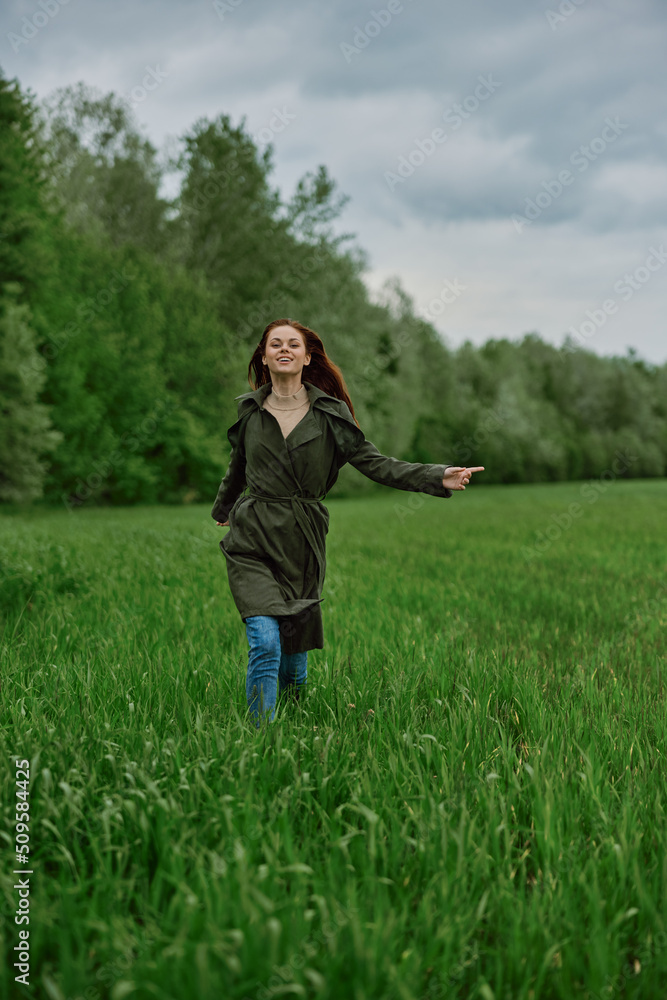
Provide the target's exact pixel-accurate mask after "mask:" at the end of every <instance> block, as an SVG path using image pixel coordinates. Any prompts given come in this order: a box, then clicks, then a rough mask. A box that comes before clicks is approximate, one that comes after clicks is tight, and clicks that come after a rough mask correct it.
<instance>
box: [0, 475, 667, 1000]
mask: <svg viewBox="0 0 667 1000" xmlns="http://www.w3.org/2000/svg"><path fill="white" fill-rule="evenodd" d="M591 497H592V500H591ZM572 503H579V504H580V507H581V513H580V514H579V515H578V516H576V517H571V518H570V521H571V523H570V525H569V526H568V525H567V517H566V516H565V514H566V512H567V510H568V505H570V504H572ZM410 505H411V506H410ZM329 508H330V511H331V529H330V533H329V538H328V575H327V585H326V588H325V596H326V598H327V599H326V601H325V602H324V604H323V612H324V620H325V641H326V648H325V649H324V650H316V651H312V652H311V653H309V683H308V693H307V697H306V699H305V701H304V702H302V703H300V704H298V705H289V706H284V707H282V706H281V708H280V710H279V712H278V715H277V719H276V722H274V723H273V725H271V726H269V727H266V729H264V730H263V731H262V732H261V733H259V734H257V733H255V731H254V729H253V727H252V726H251V725H250V724H249V722H248V721H247V719H246V717H245V709H246V705H245V670H246V659H247V644H246V640H245V631H244V628H243V625H242V623H241V621H240V618H239V617H238V614H237V612H236V609H235V607H234V605H233V602H232V598H231V595H230V593H229V590H228V585H227V576H226V571H225V564H224V558H223V556H222V554H221V552H220V550H219V548H218V544H217V543H218V540H219V538H220V537H222V534H223V533H224V531H225V529H220V528H215V526H214V525H213V522H212V519H211V518H210V506H207V505H203V506H197V507H194V508H193V507H190V508H163V507H157V508H156V507H153V508H125V509H117V510H111V511H105V510H95V509H93V510H83V511H81V512H77V513H76V514H72V515H70V514H68V513H67V512H66V511H53V512H40V511H37V510H36V511H34V512H27V513H24V514H20V513H19V514H15V515H12V516H6V517H4V518H2V519H1V520H0V553H1V555H2V570H3V575H2V584H1V591H0V599H1V601H2V612H3V616H4V617H3V621H4V625H3V629H4V631H3V643H2V674H1V676H2V726H1V738H2V750H3V754H2V762H3V763H2V772H1V775H0V776H1V781H2V784H1V787H2V808H3V823H2V831H3V832H2V855H3V865H2V873H1V878H2V893H3V900H4V906H3V924H2V944H3V954H4V956H5V962H4V964H3V967H2V970H1V971H0V994H1V995H2V996H3V997H5V996H6V997H13V996H22V997H25V996H28V995H30V994H29V993H28V992H27V991H26V990H25V989H24V988H23V987H21V986H19V985H18V984H16V983H14V981H13V976H14V970H13V967H12V966H13V962H14V960H15V959H14V957H13V955H14V953H13V951H12V949H13V947H14V945H15V944H16V943H17V941H18V927H16V926H15V925H14V923H13V914H14V911H15V909H16V906H17V895H16V890H14V889H13V888H12V886H13V885H14V882H15V878H16V876H14V875H13V874H12V871H13V869H14V867H16V866H15V862H14V851H13V849H12V848H13V844H14V826H13V823H14V815H15V812H14V803H15V799H14V763H13V762H14V757H19V758H28V759H29V760H30V771H31V810H30V816H31V822H30V843H31V849H32V852H33V853H32V855H31V858H32V867H33V870H34V874H33V875H32V876H31V911H30V913H31V922H30V950H31V955H32V959H31V981H32V983H33V984H34V992H33V993H32V995H34V996H38V997H48V998H51V1000H69V998H72V1000H73V998H78V997H85V998H86V1000H99V998H102V997H107V996H110V997H112V998H113V1000H122V998H124V997H132V998H137V1000H139V998H141V1000H144V998H161V1000H167V998H174V1000H183V998H190V997H197V998H198V1000H207V998H209V997H210V998H221V1000H228V998H229V1000H233V998H244V997H247V998H251V1000H268V998H273V997H280V996H288V997H290V996H294V997H318V998H331V1000H340V998H343V997H345V998H350V1000H363V998H382V1000H384V998H389V1000H393V998H396V1000H422V998H423V1000H445V998H447V1000H449V998H458V997H460V998H473V1000H474V998H477V997H480V998H482V1000H491V998H495V1000H506V998H507V1000H509V998H511V1000H539V998H548V997H558V998H563V1000H571V998H574V997H598V996H599V997H602V998H605V1000H608V998H613V1000H620V998H624V997H637V998H642V1000H644V998H653V997H656V998H657V997H661V996H663V995H664V988H665V983H667V914H666V905H665V901H666V899H667V836H666V828H665V808H666V798H665V790H666V780H665V779H666V770H665V757H664V753H665V733H666V729H667V725H666V713H665V699H664V677H663V673H664V666H665V623H666V619H667V584H666V578H665V563H666V561H667V552H666V548H667V547H666V544H665V524H666V523H667V518H666V515H667V483H666V482H665V481H664V480H661V481H655V480H654V481H617V482H610V483H603V484H600V490H599V491H597V492H592V493H587V494H585V495H584V494H582V492H581V484H577V483H570V484H559V485H539V486H514V487H486V488H483V487H477V486H474V487H472V488H469V489H467V490H466V491H465V492H464V493H459V494H455V495H454V496H453V497H452V498H451V499H450V500H441V499H438V498H435V497H427V496H423V495H416V494H408V493H397V492H394V491H388V490H385V491H384V492H382V493H380V494H379V495H378V496H377V497H372V498H370V499H369V498H364V499H359V500H338V501H331V502H330V504H329ZM551 525H554V526H555V527H553V528H552V527H551ZM536 540H537V543H538V548H535V547H534V546H535V542H536ZM538 549H539V551H538Z"/></svg>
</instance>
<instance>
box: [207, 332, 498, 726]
mask: <svg viewBox="0 0 667 1000" xmlns="http://www.w3.org/2000/svg"><path fill="white" fill-rule="evenodd" d="M304 372H305V373H307V375H308V380H307V381H306V380H303V381H302V375H303V373H304ZM248 381H249V382H250V384H251V385H254V391H252V392H246V393H244V394H242V395H241V396H238V397H237V399H238V401H239V403H238V420H237V421H236V423H235V424H233V425H232V426H231V427H230V428H229V430H228V432H227V437H228V439H229V442H230V444H231V446H232V452H231V456H230V462H229V468H228V469H227V472H226V474H225V476H224V478H223V480H222V482H221V483H220V488H219V490H218V495H217V497H216V500H215V504H214V506H213V510H212V511H211V515H212V517H213V518H214V519H215V520H216V522H217V523H218V524H220V525H223V526H225V525H228V526H229V529H230V530H229V532H228V534H227V535H226V536H225V537H224V538H223V539H222V541H221V542H220V548H221V550H222V553H223V555H224V556H225V559H226V563H227V575H228V578H229V586H230V589H231V592H232V596H233V598H234V602H235V604H236V607H237V609H238V611H239V614H240V615H241V619H242V620H243V622H244V624H245V626H246V635H247V638H248V644H249V647H250V648H249V653H248V673H247V677H246V696H247V701H248V708H249V710H250V713H251V715H252V716H253V718H254V721H255V724H256V726H257V727H258V728H259V726H260V722H261V719H262V718H264V717H265V715H264V713H266V712H270V720H271V721H273V718H274V714H275V704H276V700H277V697H278V696H279V695H280V694H282V693H283V692H285V693H286V694H290V695H294V697H295V698H296V699H297V700H298V697H299V693H300V691H301V690H302V689H303V687H304V685H305V683H306V680H307V655H308V650H309V649H322V648H323V645H324V642H323V631H322V614H321V610H320V604H321V602H322V597H321V593H322V587H323V585H324V576H325V568H326V551H325V541H326V535H327V532H328V530H329V512H328V510H327V508H326V507H325V506H324V504H323V503H322V501H323V500H324V498H325V496H326V494H327V493H328V492H329V490H330V489H331V488H332V486H333V485H334V483H335V482H336V480H337V478H338V473H339V471H340V469H341V467H342V466H343V465H345V463H346V462H349V463H350V465H352V466H354V468H355V469H358V470H359V472H362V473H363V474H364V475H365V476H367V477H368V478H369V479H373V480H374V481H375V482H378V483H382V484H383V485H385V486H392V487H394V488H396V489H400V490H410V491H412V492H415V493H420V492H421V493H431V494H433V495H434V496H441V497H451V495H452V490H463V489H465V487H466V485H467V484H468V483H469V482H470V477H471V475H472V473H473V472H478V471H481V469H482V467H481V466H477V467H472V468H461V467H459V466H456V467H455V466H446V465H423V464H421V463H419V462H403V461H400V460H399V459H396V458H389V457H387V456H386V455H382V454H381V453H380V452H379V451H378V449H377V448H376V447H375V445H374V444H372V442H370V441H367V440H366V438H365V437H364V434H363V432H362V431H361V429H360V427H359V424H358V422H357V420H356V418H355V416H354V409H353V407H352V401H351V400H350V397H349V395H348V392H347V389H346V387H345V381H344V379H343V375H342V372H341V370H340V368H338V366H337V365H335V364H334V363H333V362H332V361H331V360H330V358H329V357H328V356H327V353H326V351H325V349H324V344H323V343H322V341H321V339H320V337H319V336H318V335H317V334H316V333H315V332H314V330H311V329H309V328H308V327H306V326H303V325H302V324H301V323H298V322H297V321H296V320H291V319H279V320H274V321H273V322H272V323H269V325H268V326H267V327H266V329H265V330H264V333H263V334H262V338H261V340H260V342H259V344H258V345H257V347H256V348H255V351H254V353H253V356H252V358H251V360H250V364H249V366H248Z"/></svg>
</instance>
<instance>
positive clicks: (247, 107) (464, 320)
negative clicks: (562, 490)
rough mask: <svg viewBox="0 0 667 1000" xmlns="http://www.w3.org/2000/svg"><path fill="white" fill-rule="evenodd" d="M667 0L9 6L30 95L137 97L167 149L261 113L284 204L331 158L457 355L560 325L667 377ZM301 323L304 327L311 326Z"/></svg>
mask: <svg viewBox="0 0 667 1000" xmlns="http://www.w3.org/2000/svg"><path fill="white" fill-rule="evenodd" d="M665 52H667V3H666V2H665V0H504V2H502V3H500V2H498V0H452V2H442V0H440V2H439V0H377V2H376V3H372V2H370V0H369V2H368V3H366V2H358V0H357V2H352V0H328V2H326V3H325V2H324V0H319V2H315V0H293V2H291V3H288V2H284V0H215V2H212V0H141V2H137V0H134V2H130V0H68V2H66V3H65V2H63V0H26V2H18V0H3V3H2V12H1V14H0V66H2V69H3V71H4V73H5V74H6V75H8V76H10V77H17V78H18V80H19V82H20V83H21V85H22V87H23V88H24V89H26V88H30V89H31V90H32V92H33V93H34V94H35V95H36V96H37V97H39V98H41V97H45V96H47V95H48V94H50V93H51V92H52V91H53V90H54V89H55V88H57V87H60V86H65V85H67V84H71V83H75V82H77V81H79V80H82V81H85V82H86V83H87V84H90V85H93V86H95V87H97V88H99V89H100V90H101V91H103V92H109V91H115V92H116V93H117V94H123V95H125V96H127V97H128V98H129V99H131V100H132V101H133V102H134V104H135V107H136V114H137V117H138V119H139V121H140V122H141V124H142V126H144V128H145V131H146V134H147V135H148V137H149V138H150V139H151V140H152V142H153V143H154V144H155V145H156V146H157V147H158V148H162V147H163V144H164V143H168V142H173V141H174V139H175V138H176V137H178V136H179V135H181V134H182V133H183V132H185V131H186V130H187V129H188V128H189V127H190V126H191V125H192V124H193V123H194V122H195V121H196V120H197V119H198V118H200V117H202V116H205V117H207V118H214V117H215V116H216V115H218V114H220V113H226V114H229V115H231V117H232V120H233V122H234V123H235V124H238V123H239V122H240V119H241V117H242V116H245V117H246V125H247V128H248V130H249V131H250V132H251V133H252V134H253V135H255V136H256V137H257V141H258V142H259V143H260V145H262V146H263V145H265V144H266V143H267V142H271V143H272V144H273V146H274V162H275V171H274V174H273V182H274V184H275V185H276V186H278V187H279V188H280V189H281V191H282V192H283V194H284V196H285V197H289V196H290V195H291V193H292V191H293V189H294V185H295V184H296V182H297V180H298V179H299V178H300V177H302V176H303V174H304V173H305V172H306V171H308V170H313V169H315V168H316V167H317V166H318V165H319V164H320V163H323V164H326V166H327V168H328V169H329V171H330V173H331V174H332V176H333V177H334V178H335V179H336V181H337V182H338V185H339V188H340V190H341V192H343V193H345V194H347V195H349V196H350V201H349V202H348V204H347V205H346V207H345V210H344V212H343V214H342V216H341V218H340V220H339V223H338V229H339V231H341V232H342V231H345V232H352V233H354V234H355V235H356V240H357V243H358V244H359V245H361V246H362V247H363V248H364V249H365V250H366V251H367V253H368V255H369V260H370V270H369V272H368V273H367V275H366V281H367V284H368V285H369V287H370V288H371V289H373V290H374V291H377V290H379V289H380V288H381V286H382V284H383V282H384V281H385V280H386V279H387V278H388V277H391V276H398V277H399V278H400V280H401V283H402V285H403V287H404V288H405V290H406V291H407V292H408V293H409V294H410V296H411V297H412V298H413V300H414V303H415V307H416V309H417V310H418V311H419V312H420V313H421V314H422V315H424V316H426V317H428V318H430V319H431V320H432V321H433V322H434V324H435V326H436V327H437V329H438V330H439V331H440V332H441V334H442V335H443V337H444V339H445V340H446V341H447V342H448V343H449V344H450V345H451V346H456V345H457V344H459V343H462V342H463V341H464V340H466V339H468V340H472V341H473V342H474V343H482V342H483V341H485V340H486V339H488V338H489V337H509V338H511V339H517V338H520V337H521V336H522V335H523V334H524V333H527V332H529V331H537V332H538V333H539V334H540V335H541V336H542V337H543V338H545V339H547V340H549V341H551V342H553V343H555V344H561V343H562V342H563V339H564V336H565V334H566V333H567V332H568V331H569V332H570V335H571V336H574V338H575V340H577V342H579V343H581V344H584V345H586V346H587V347H588V348H590V349H592V350H595V351H597V352H598V353H601V354H625V352H626V350H627V348H628V347H634V348H635V349H636V350H637V351H638V353H639V355H640V356H641V357H643V358H645V359H647V360H649V361H652V362H654V363H663V362H665V361H667V331H666V325H665V321H664V312H665V310H664V304H665V302H666V301H667V298H666V294H665V293H666V291H667V158H666V155H665V154H666V152H667V106H666V104H667V102H666V97H665V95H666V94H667V79H666V77H667V60H666V59H665ZM304 321H305V322H308V319H307V317H304Z"/></svg>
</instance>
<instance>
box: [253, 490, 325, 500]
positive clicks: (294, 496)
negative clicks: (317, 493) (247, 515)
mask: <svg viewBox="0 0 667 1000" xmlns="http://www.w3.org/2000/svg"><path fill="white" fill-rule="evenodd" d="M245 495H246V496H247V497H252V498H253V500H302V501H303V502H304V503H320V502H321V501H322V500H324V498H325V497H326V493H323V494H322V496H321V497H301V496H299V494H298V493H288V494H287V496H285V497H277V496H271V494H270V493H252V492H248V493H246V494H245Z"/></svg>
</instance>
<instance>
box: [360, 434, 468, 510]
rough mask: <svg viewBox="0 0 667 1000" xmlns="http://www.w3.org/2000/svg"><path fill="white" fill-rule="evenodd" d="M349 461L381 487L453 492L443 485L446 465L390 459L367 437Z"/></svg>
mask: <svg viewBox="0 0 667 1000" xmlns="http://www.w3.org/2000/svg"><path fill="white" fill-rule="evenodd" d="M348 462H349V463H350V465H352V466H354V468H355V469H357V470H358V471H359V472H361V473H362V474H363V475H364V476H367V477H368V478H369V479H372V480H374V482H376V483H381V484H382V485H383V486H392V487H393V488H394V489H396V490H410V491H412V492H413V493H431V494H432V495H433V496H436V497H447V498H449V497H451V495H452V491H451V490H449V489H447V487H446V486H443V485H442V478H443V476H444V474H445V469H448V468H449V466H448V465H425V464H422V463H421V462H403V461H401V460H400V459H398V458H390V457H389V456H387V455H383V454H382V453H381V452H379V451H378V449H377V448H376V447H375V445H374V444H373V442H372V441H367V440H364V443H363V444H362V445H361V447H360V448H359V449H358V451H357V452H356V453H355V454H354V455H352V456H351V457H350V458H348Z"/></svg>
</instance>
